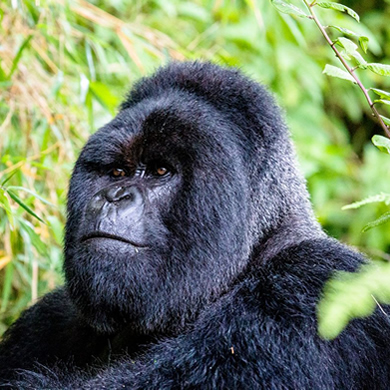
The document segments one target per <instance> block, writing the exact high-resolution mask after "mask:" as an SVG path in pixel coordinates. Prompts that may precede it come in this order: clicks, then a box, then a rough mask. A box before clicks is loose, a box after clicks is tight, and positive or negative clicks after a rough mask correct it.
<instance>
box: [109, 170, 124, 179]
mask: <svg viewBox="0 0 390 390" xmlns="http://www.w3.org/2000/svg"><path fill="white" fill-rule="evenodd" d="M110 175H111V176H113V177H123V176H126V171H125V170H124V169H121V168H114V169H112V170H111V171H110Z"/></svg>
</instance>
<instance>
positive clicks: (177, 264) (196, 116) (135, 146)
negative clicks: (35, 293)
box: [65, 91, 250, 333]
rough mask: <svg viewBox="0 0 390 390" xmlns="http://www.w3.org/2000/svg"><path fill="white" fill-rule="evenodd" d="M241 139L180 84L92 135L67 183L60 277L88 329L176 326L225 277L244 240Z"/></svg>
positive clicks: (223, 284)
mask: <svg viewBox="0 0 390 390" xmlns="http://www.w3.org/2000/svg"><path fill="white" fill-rule="evenodd" d="M241 143H242V140H240V135H239V131H238V130H237V129H236V128H235V126H234V124H233V123H231V122H229V120H226V119H224V118H223V116H221V115H220V113H219V112H218V111H217V110H215V109H214V108H213V107H212V106H210V105H209V104H207V103H206V102H202V101H199V99H196V98H195V97H192V96H191V95H190V94H187V93H185V92H182V91H177V92H172V91H168V92H167V93H166V94H165V95H164V94H161V96H159V97H156V98H149V99H144V100H142V101H140V102H139V103H138V104H136V105H134V106H133V107H130V108H126V109H124V110H123V111H121V112H120V113H119V114H118V116H117V117H116V118H115V119H114V120H113V121H112V122H111V123H109V124H108V125H106V126H105V127H103V128H102V129H100V130H99V131H98V132H97V133H96V134H94V135H93V136H92V137H91V138H90V140H89V141H88V143H87V144H86V146H85V147H84V149H83V151H82V153H81V155H80V158H79V160H78V162H77V164H76V167H75V170H74V173H73V176H72V180H71V186H70V190H69V199H68V222H67V228H66V245H65V257H66V259H65V273H66V279H67V287H68V290H69V293H70V296H71V298H72V299H73V300H74V302H75V303H76V305H77V306H78V308H79V311H80V313H81V314H82V315H83V316H84V317H85V318H86V319H87V320H88V321H89V322H90V323H91V324H92V325H93V326H94V327H96V328H97V329H98V330H102V331H113V330H115V329H117V328H118V327H120V326H122V325H123V324H126V323H128V324H130V325H131V326H133V327H134V329H135V330H136V331H138V332H142V333H149V332H175V331H176V330H178V329H180V327H182V326H184V325H185V323H186V322H187V321H189V320H191V319H192V318H193V317H194V316H196V314H197V313H198V312H199V310H200V309H201V308H202V306H204V305H206V304H207V303H208V302H210V301H211V300H213V299H215V298H216V297H217V296H219V295H220V294H221V293H223V291H224V290H225V289H226V288H227V286H229V284H231V283H232V281H233V279H234V278H235V277H236V276H237V274H238V273H239V272H240V271H241V270H242V268H243V267H244V266H245V264H246V262H247V258H248V253H249V246H250V245H249V243H248V233H247V231H246V228H245V226H246V224H247V223H246V221H247V220H248V206H247V205H248V202H249V193H248V182H247V179H246V178H247V176H248V174H247V172H245V171H244V168H243V167H245V164H244V162H243V161H242V159H243V151H242V148H243V147H242V145H241Z"/></svg>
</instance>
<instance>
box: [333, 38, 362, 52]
mask: <svg viewBox="0 0 390 390" xmlns="http://www.w3.org/2000/svg"><path fill="white" fill-rule="evenodd" d="M334 43H336V44H338V45H339V46H341V47H343V48H344V49H345V51H346V52H347V54H353V53H354V52H355V51H356V50H357V48H358V46H357V45H356V44H355V43H354V42H352V41H351V40H350V39H348V38H343V37H340V38H337V39H336V40H335V41H334Z"/></svg>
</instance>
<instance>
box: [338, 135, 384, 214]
mask: <svg viewBox="0 0 390 390" xmlns="http://www.w3.org/2000/svg"><path fill="white" fill-rule="evenodd" d="M374 137H375V136H374ZM382 138H384V137H382ZM382 202H384V203H385V204H390V194H385V193H383V192H381V193H380V194H377V195H372V196H369V197H368V198H365V199H362V200H359V201H358V202H354V203H351V204H348V205H346V206H344V207H342V210H350V209H358V208H360V207H362V206H365V205H366V204H370V203H382Z"/></svg>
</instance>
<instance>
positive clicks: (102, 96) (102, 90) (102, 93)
mask: <svg viewBox="0 0 390 390" xmlns="http://www.w3.org/2000/svg"><path fill="white" fill-rule="evenodd" d="M89 88H90V91H91V92H92V94H93V95H94V96H95V98H96V99H97V100H98V101H99V103H100V104H101V105H102V106H103V107H104V108H106V109H107V110H108V111H110V112H111V113H112V114H115V110H116V108H117V106H118V104H119V99H118V97H117V96H115V95H113V94H112V93H111V91H110V89H109V88H108V86H107V85H105V84H103V83H100V82H98V81H94V82H91V83H90V84H89Z"/></svg>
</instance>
